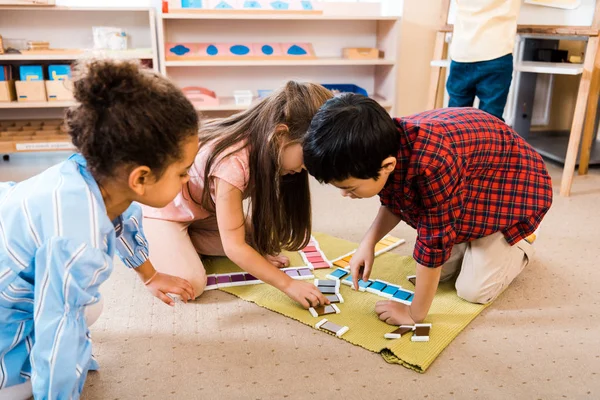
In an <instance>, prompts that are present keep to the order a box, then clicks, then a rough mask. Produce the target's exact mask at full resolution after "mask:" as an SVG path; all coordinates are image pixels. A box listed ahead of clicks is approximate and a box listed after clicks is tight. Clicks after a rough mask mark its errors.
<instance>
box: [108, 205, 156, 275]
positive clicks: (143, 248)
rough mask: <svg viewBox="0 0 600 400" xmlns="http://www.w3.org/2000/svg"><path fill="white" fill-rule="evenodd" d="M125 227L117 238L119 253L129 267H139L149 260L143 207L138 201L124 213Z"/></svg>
mask: <svg viewBox="0 0 600 400" xmlns="http://www.w3.org/2000/svg"><path fill="white" fill-rule="evenodd" d="M122 218H123V227H122V228H123V229H122V233H121V235H120V236H119V237H118V238H117V245H116V248H117V253H118V254H119V257H120V258H121V260H122V261H123V263H124V264H125V265H127V266H128V267H129V268H137V267H139V266H140V265H142V264H143V263H144V262H145V261H146V260H148V257H149V256H148V242H147V241H146V237H145V236H144V229H143V228H142V208H141V206H140V205H139V204H137V203H132V204H131V206H129V208H128V209H127V210H126V211H125V212H124V213H123V215H122Z"/></svg>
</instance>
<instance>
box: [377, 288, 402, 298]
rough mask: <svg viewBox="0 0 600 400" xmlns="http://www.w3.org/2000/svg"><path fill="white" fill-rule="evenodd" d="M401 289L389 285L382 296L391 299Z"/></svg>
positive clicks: (382, 292)
mask: <svg viewBox="0 0 600 400" xmlns="http://www.w3.org/2000/svg"><path fill="white" fill-rule="evenodd" d="M399 289H400V286H396V285H390V284H388V285H387V286H386V287H385V288H384V289H383V290H382V291H381V296H383V297H387V298H388V299H391V298H392V297H393V296H394V294H395V293H396V292H397V291H398V290H399Z"/></svg>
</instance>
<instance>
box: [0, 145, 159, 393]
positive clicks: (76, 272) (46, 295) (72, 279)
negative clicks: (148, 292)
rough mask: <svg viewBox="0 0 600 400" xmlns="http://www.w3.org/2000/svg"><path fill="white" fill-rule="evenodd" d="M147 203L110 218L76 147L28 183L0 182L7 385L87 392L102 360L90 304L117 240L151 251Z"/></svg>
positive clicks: (137, 259)
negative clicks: (144, 212)
mask: <svg viewBox="0 0 600 400" xmlns="http://www.w3.org/2000/svg"><path fill="white" fill-rule="evenodd" d="M140 222H141V208H140V206H139V205H138V204H135V203H134V204H132V205H131V206H130V207H129V208H128V209H127V211H126V212H125V213H124V214H123V215H122V216H121V217H120V218H118V222H117V225H118V228H119V229H118V230H119V231H120V235H119V236H118V237H117V236H116V234H115V225H113V223H112V222H111V221H110V220H109V218H108V215H107V214H106V208H105V205H104V201H103V199H102V195H101V193H100V189H99V187H98V184H97V183H96V181H95V180H94V178H93V177H92V175H91V174H90V172H89V171H88V170H87V168H86V161H85V159H84V158H83V157H82V156H81V155H79V154H75V155H73V156H72V157H71V158H69V159H68V160H67V161H65V162H63V163H60V164H58V165H55V166H54V167H52V168H49V169H48V170H46V171H45V172H43V173H41V174H39V175H37V176H35V177H33V178H31V179H28V180H26V181H23V182H20V183H14V182H10V183H0V389H2V388H5V387H9V386H13V385H17V384H20V383H23V382H25V381H26V380H28V379H31V382H32V386H33V393H34V395H35V397H36V398H44V399H69V398H78V397H79V394H80V393H81V390H82V388H83V384H84V382H85V378H86V376H87V372H88V370H89V369H95V368H96V367H97V366H96V365H95V361H94V360H93V359H92V348H91V338H90V332H89V330H88V327H87V324H86V322H85V318H84V313H83V311H84V308H85V307H86V306H89V305H91V304H94V303H96V302H98V300H99V298H100V294H99V292H98V288H99V286H100V285H101V284H102V283H103V282H104V281H105V280H106V279H107V278H108V277H109V275H110V273H111V272H112V268H113V256H114V253H115V250H116V251H117V253H118V254H119V255H120V257H121V259H122V260H123V262H124V263H125V264H126V265H127V266H129V267H138V266H139V265H141V264H142V263H143V262H144V261H146V260H147V259H148V246H147V242H146V239H145V237H144V234H143V230H142V227H141V226H140Z"/></svg>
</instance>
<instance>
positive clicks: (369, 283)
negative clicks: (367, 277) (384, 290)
mask: <svg viewBox="0 0 600 400" xmlns="http://www.w3.org/2000/svg"><path fill="white" fill-rule="evenodd" d="M372 283H373V281H366V282H365V281H363V280H362V279H359V280H358V287H361V288H368V287H369V286H371V284H372Z"/></svg>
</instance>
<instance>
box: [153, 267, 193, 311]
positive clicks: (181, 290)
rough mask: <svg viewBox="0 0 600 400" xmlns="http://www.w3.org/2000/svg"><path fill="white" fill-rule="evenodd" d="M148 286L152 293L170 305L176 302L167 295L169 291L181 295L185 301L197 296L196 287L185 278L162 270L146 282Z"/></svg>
mask: <svg viewBox="0 0 600 400" xmlns="http://www.w3.org/2000/svg"><path fill="white" fill-rule="evenodd" d="M146 287H147V288H148V290H149V291H150V293H152V294H153V295H154V296H155V297H158V298H159V299H160V300H162V301H163V303H165V304H167V305H169V306H174V305H175V302H174V301H173V299H172V298H171V297H169V296H168V295H167V293H173V294H176V295H179V296H180V297H181V300H183V301H184V302H185V303H187V302H188V301H189V300H194V299H195V298H196V295H195V293H194V288H193V287H192V285H191V284H190V283H189V282H188V281H186V280H185V279H183V278H178V277H176V276H173V275H167V274H162V273H160V272H157V273H156V276H154V278H152V280H151V281H150V282H148V283H147V284H146Z"/></svg>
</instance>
